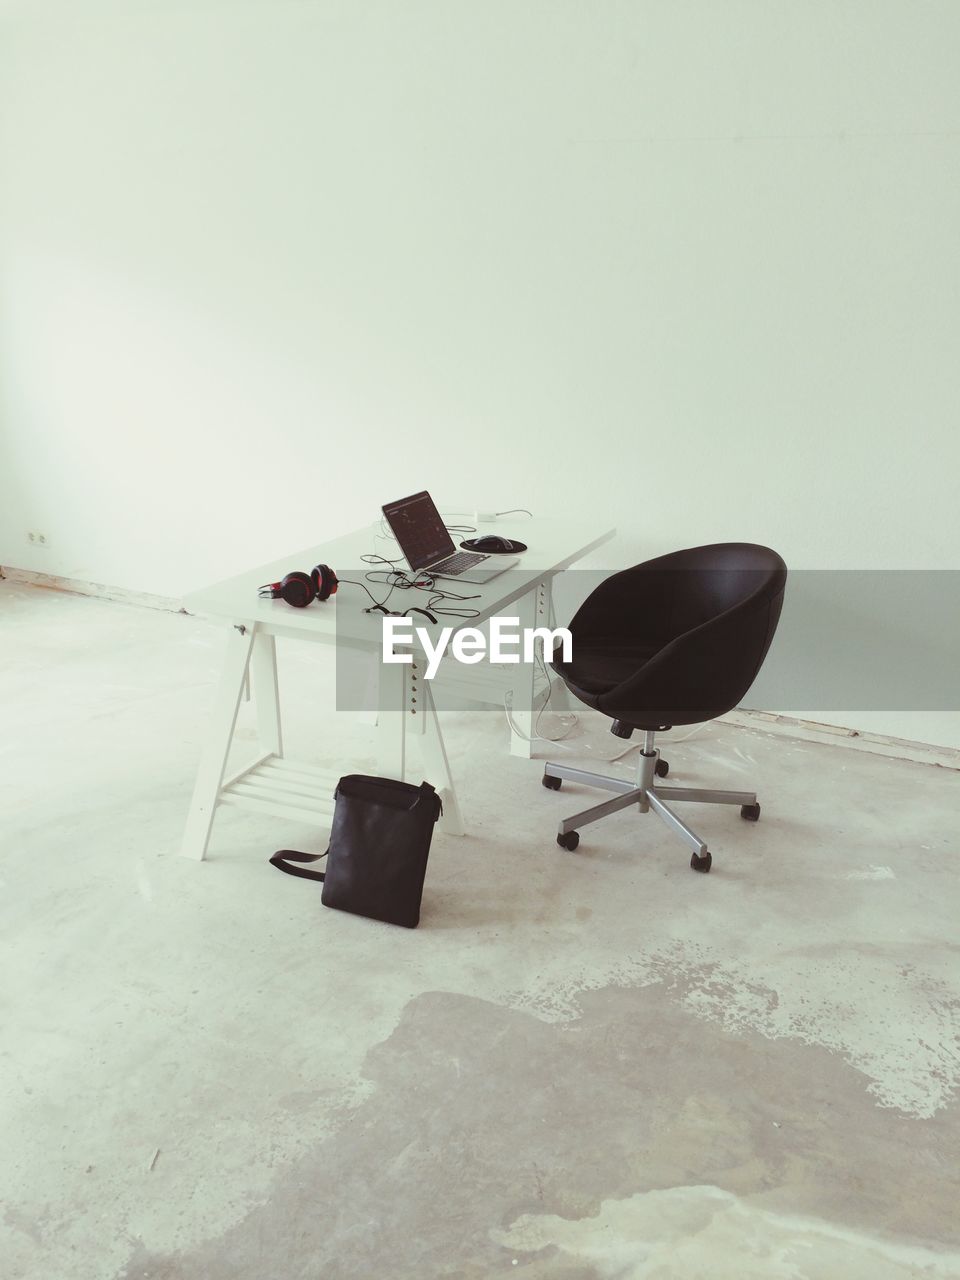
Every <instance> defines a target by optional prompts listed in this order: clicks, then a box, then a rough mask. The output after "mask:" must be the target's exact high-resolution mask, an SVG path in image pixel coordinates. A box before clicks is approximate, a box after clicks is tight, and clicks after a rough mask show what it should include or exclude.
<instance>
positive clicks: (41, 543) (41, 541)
mask: <svg viewBox="0 0 960 1280" xmlns="http://www.w3.org/2000/svg"><path fill="white" fill-rule="evenodd" d="M27 541H28V542H32V543H33V545H34V546H35V547H45V546H46V545H47V535H46V534H45V533H40V532H38V531H37V530H36V529H28V530H27Z"/></svg>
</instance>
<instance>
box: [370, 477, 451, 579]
mask: <svg viewBox="0 0 960 1280" xmlns="http://www.w3.org/2000/svg"><path fill="white" fill-rule="evenodd" d="M383 514H384V515H385V516H386V517H387V523H388V524H389V525H390V528H391V529H392V530H393V536H394V537H395V538H396V540H397V542H398V543H399V544H400V550H401V551H402V552H403V554H404V555H405V556H406V557H407V563H408V564H409V566H410V568H411V569H424V568H426V566H427V565H428V564H433V563H434V562H435V561H437V560H442V559H443V557H444V556H449V555H452V554H453V552H454V545H453V539H452V538H451V537H450V534H449V533H448V532H447V530H446V529H445V528H444V524H443V520H442V519H441V518H440V512H439V511H438V510H437V508H436V507H435V506H434V503H433V499H432V498H431V497H430V495H429V493H427V491H426V490H424V491H423V493H415V494H413V495H412V496H411V497H409V498H401V499H400V500H399V501H398V502H388V503H387V505H386V506H385V507H384V508H383Z"/></svg>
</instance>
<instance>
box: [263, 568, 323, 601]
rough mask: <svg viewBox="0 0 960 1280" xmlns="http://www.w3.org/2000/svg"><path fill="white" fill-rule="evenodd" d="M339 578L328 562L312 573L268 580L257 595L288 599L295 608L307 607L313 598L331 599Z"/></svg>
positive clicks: (269, 598) (296, 573) (265, 597)
mask: <svg viewBox="0 0 960 1280" xmlns="http://www.w3.org/2000/svg"><path fill="white" fill-rule="evenodd" d="M338 582H339V579H338V578H337V575H336V574H335V573H334V572H333V570H332V569H331V568H330V566H329V565H328V564H318V565H317V566H316V568H315V569H313V570H312V571H311V572H310V573H300V572H299V571H296V572H294V573H288V574H287V576H286V577H285V578H284V579H283V581H282V582H267V583H264V585H263V586H262V587H261V588H260V590H259V591H258V592H257V595H258V596H259V597H260V599H261V600H286V602H287V604H292V605H293V607H294V608H295V609H305V608H306V607H307V605H308V604H309V603H310V601H311V600H329V599H330V597H331V596H332V595H333V594H334V593H335V592H336V590H337V584H338Z"/></svg>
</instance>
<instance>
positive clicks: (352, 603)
mask: <svg viewBox="0 0 960 1280" xmlns="http://www.w3.org/2000/svg"><path fill="white" fill-rule="evenodd" d="M479 532H480V533H481V534H482V533H483V532H498V533H500V532H507V533H508V535H509V533H510V532H513V533H514V534H515V536H516V537H522V539H523V541H524V542H527V543H528V544H529V550H528V551H526V552H524V553H523V555H522V556H521V557H520V563H519V565H518V566H517V568H515V569H513V570H509V571H508V572H506V573H504V574H502V575H500V576H499V577H497V578H494V579H493V581H492V582H489V583H487V584H486V585H485V586H482V587H481V586H467V584H464V585H463V587H459V586H457V585H456V583H454V582H451V583H449V584H448V586H449V588H450V589H451V590H452V591H461V590H463V591H465V592H469V594H471V595H472V594H474V593H476V594H477V595H479V597H480V598H479V599H477V600H473V601H471V602H470V606H469V607H470V608H473V609H476V610H477V617H476V618H469V619H462V620H460V619H454V618H442V619H441V620H440V624H441V625H447V626H455V627H457V626H459V627H470V626H481V625H482V624H483V622H485V621H487V620H489V619H490V618H491V617H493V616H494V615H498V614H504V613H508V615H509V616H519V618H520V625H521V627H529V626H545V625H550V626H553V625H555V622H554V618H553V601H552V595H551V584H552V581H553V578H554V576H555V575H556V574H557V573H559V572H560V571H562V570H563V569H566V568H569V567H570V565H572V564H574V563H575V562H576V561H577V560H580V559H582V558H583V557H584V556H586V555H588V554H589V553H590V552H591V551H594V550H596V548H597V547H600V546H602V545H603V544H604V543H605V542H607V541H608V540H609V539H610V538H612V537H613V535H614V533H615V530H614V529H612V528H604V527H603V526H602V525H599V524H597V523H591V522H582V521H578V520H566V519H547V518H544V519H541V518H536V519H532V520H528V519H518V520H517V521H516V525H515V526H514V525H511V526H510V528H509V530H508V529H507V527H506V522H503V523H502V524H501V523H500V522H497V523H491V524H489V525H484V526H481V528H480V530H479ZM378 533H379V524H376V525H373V524H371V525H368V526H366V527H365V528H363V529H358V530H357V531H356V532H354V533H350V534H347V535H345V536H344V537H341V538H336V539H334V540H332V541H328V542H326V543H324V545H323V546H320V547H309V548H307V549H306V550H304V551H297V552H295V553H293V554H291V555H289V556H285V557H284V558H283V560H277V561H274V562H272V563H270V564H265V565H260V566H259V567H257V568H256V569H251V570H249V572H247V573H242V574H238V575H237V576H236V577H234V578H228V579H227V580H226V581H224V582H218V583H216V584H215V585H214V586H211V587H207V588H204V589H203V590H202V591H197V592H194V593H192V594H191V595H189V596H187V597H186V600H185V605H186V607H187V609H188V610H189V611H190V612H191V613H199V614H206V615H209V616H210V617H212V618H215V619H219V620H221V621H222V622H224V623H226V627H225V630H226V652H225V655H224V664H223V671H222V674H221V676H220V683H219V686H218V690H217V695H216V701H215V705H214V710H213V715H212V717H211V722H210V728H209V732H208V735H207V739H206V742H205V744H204V747H203V751H202V755H201V760H200V767H199V770H198V773H197V781H196V785H195V787H194V792H193V800H192V801H191V805H190V814H189V817H188V819H187V826H186V831H185V833H184V839H183V848H182V852H183V853H184V854H185V855H186V856H188V857H192V858H198V859H202V858H203V857H204V855H205V853H206V850H207V845H208V843H209V840H210V831H211V828H212V826H213V818H214V814H215V812H216V808H217V805H218V804H233V805H239V806H241V807H244V808H247V809H251V810H253V811H255V812H258V813H265V814H269V815H272V816H274V817H287V818H295V819H297V820H299V821H305V822H311V823H315V824H316V825H318V826H323V825H326V824H327V823H328V822H329V819H330V816H331V814H332V812H333V799H332V796H333V791H334V787H335V785H336V782H337V778H338V777H339V776H340V773H346V772H349V769H348V768H347V767H344V768H343V769H341V770H340V771H339V773H338V774H337V775H336V776H334V775H332V774H325V773H324V772H323V771H321V770H317V769H315V768H313V767H311V766H308V765H304V764H300V763H297V762H296V761H293V760H289V759H288V758H287V757H286V756H285V755H284V750H283V732H282V725H281V721H280V703H279V698H278V683H277V656H276V637H277V636H287V637H292V638H295V639H298V640H309V641H313V642H314V643H321V644H327V645H331V646H332V645H335V644H337V643H338V642H339V644H341V645H343V644H344V643H348V644H350V645H351V647H354V646H355V647H358V648H363V649H368V650H369V651H370V653H371V660H372V661H375V662H376V664H377V668H378V672H379V710H378V717H377V728H376V735H377V757H378V768H379V771H380V773H381V774H382V775H383V776H384V777H391V778H401V779H405V780H407V779H408V778H409V777H410V775H411V774H412V772H413V770H412V762H411V760H410V759H409V757H410V753H411V749H412V747H413V743H414V740H419V742H420V746H421V754H422V771H417V777H416V778H415V779H412V780H415V781H419V779H420V777H426V778H428V779H429V781H430V782H431V783H433V785H434V786H435V787H436V789H437V791H438V792H439V794H440V796H441V798H442V800H443V806H444V817H443V818H442V819H441V822H442V825H443V829H444V830H445V831H448V832H450V833H452V834H458V835H460V834H463V831H464V823H463V817H462V814H461V810H460V803H459V798H458V796H457V791H456V787H455V785H454V779H453V777H452V775H451V772H450V767H449V764H448V761H447V754H446V750H445V748H444V745H443V736H442V734H441V731H440V722H439V719H438V717H437V713H436V708H435V706H434V700H433V696H432V693H431V690H430V683H429V682H427V681H425V680H423V679H422V678H421V677H422V672H423V666H422V664H419V663H418V664H417V666H416V667H413V666H411V665H408V664H401V663H397V664H384V663H381V662H380V661H379V660H378V657H377V655H378V654H379V652H380V642H381V641H380V638H381V630H382V628H381V622H382V615H381V614H379V613H373V614H367V613H365V612H364V609H365V607H366V606H367V605H369V603H370V601H369V599H368V598H367V596H366V595H365V594H364V592H363V591H362V590H361V589H360V588H359V587H354V586H348V585H343V586H341V587H340V590H339V591H338V593H337V594H336V595H335V596H333V597H331V599H330V600H328V601H326V602H325V603H323V604H321V603H320V602H319V601H315V602H314V603H313V604H310V605H308V606H307V608H305V609H293V608H291V607H290V606H289V605H287V604H285V603H284V602H283V601H282V600H261V599H259V597H258V596H257V588H258V587H259V586H260V585H261V584H263V583H265V582H278V581H279V580H280V579H281V578H282V577H283V576H284V574H285V573H289V572H290V571H291V570H292V569H302V570H304V571H306V572H309V571H310V570H311V569H312V568H313V566H314V565H315V564H319V563H321V562H323V563H324V564H328V565H330V566H331V567H332V568H333V569H334V570H335V571H337V572H342V573H344V575H345V576H347V577H351V578H355V577H359V576H360V572H361V571H362V570H363V569H367V568H369V567H370V566H366V565H363V563H362V562H361V559H360V557H361V556H362V555H364V554H368V553H370V552H374V551H376V552H377V553H379V554H380V555H385V556H386V555H391V554H393V555H396V554H397V552H396V551H395V550H391V549H389V545H385V544H384V541H383V540H382V539H381V538H378V537H377V534H378ZM390 545H392V544H390ZM371 590H372V591H373V592H374V594H375V595H377V588H376V587H375V586H372V585H371ZM385 594H386V588H384V590H383V592H382V593H381V594H380V595H378V598H382V596H383V595H385ZM420 595H421V593H420V592H405V593H403V594H402V595H400V594H397V595H395V596H394V597H393V600H392V601H391V602H390V604H391V606H394V607H396V608H397V609H401V610H402V609H404V608H407V607H409V606H410V605H416V604H419V605H421V606H422V604H423V599H421V600H418V599H417V598H416V597H417V596H420ZM345 610H349V617H344V611H345ZM338 613H339V623H338ZM413 618H414V624H415V625H416V626H421V625H426V619H425V618H423V617H421V616H420V615H419V614H414V615H413ZM415 661H416V659H415ZM450 667H457V668H458V670H457V671H455V672H453V674H452V675H450V676H449V677H448V676H446V675H445V676H444V685H445V687H451V688H453V690H454V691H455V692H461V693H463V694H465V695H466V696H467V697H471V698H475V699H476V698H479V700H480V701H484V700H487V701H496V700H498V699H500V698H502V696H503V692H504V690H505V689H512V690H513V691H514V693H515V695H516V696H515V698H514V723H515V724H516V727H517V729H518V730H519V732H516V731H515V732H513V734H512V741H511V750H512V751H513V752H514V753H515V754H518V755H525V756H528V757H529V755H530V753H531V745H530V740H531V738H532V736H533V724H534V718H533V679H534V669H533V667H530V666H517V667H512V668H509V669H497V670H491V669H490V668H487V669H486V670H485V671H484V672H480V671H479V669H474V668H466V667H464V668H459V664H456V663H450V662H448V663H445V664H444V668H445V671H446V670H448V669H449V668H450ZM248 675H249V676H252V683H253V698H254V702H255V705H256V716H257V730H258V735H259V739H260V749H259V751H258V752H257V754H256V755H255V757H254V758H253V759H252V760H251V761H250V762H249V763H248V764H247V765H245V766H244V767H243V768H242V769H240V770H239V771H237V772H235V773H233V774H231V775H229V776H226V764H227V757H228V754H229V751H230V746H231V743H232V740H233V733H234V729H235V727H236V722H237V713H238V711H239V708H240V701H241V699H242V697H243V694H244V690H245V688H247V687H248ZM524 685H525V687H521V686H524ZM494 686H496V687H494ZM331 712H332V708H331Z"/></svg>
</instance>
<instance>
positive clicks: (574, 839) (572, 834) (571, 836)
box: [557, 831, 580, 853]
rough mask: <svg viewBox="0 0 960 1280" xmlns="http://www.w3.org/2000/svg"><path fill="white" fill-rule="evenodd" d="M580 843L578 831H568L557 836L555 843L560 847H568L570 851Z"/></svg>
mask: <svg viewBox="0 0 960 1280" xmlns="http://www.w3.org/2000/svg"><path fill="white" fill-rule="evenodd" d="M579 843H580V832H579V831H568V832H567V834H566V835H560V836H557V844H558V845H559V846H560V848H561V849H568V850H569V851H570V852H571V853H572V852H573V851H574V849H575V848H576V847H577V845H578V844H579Z"/></svg>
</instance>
